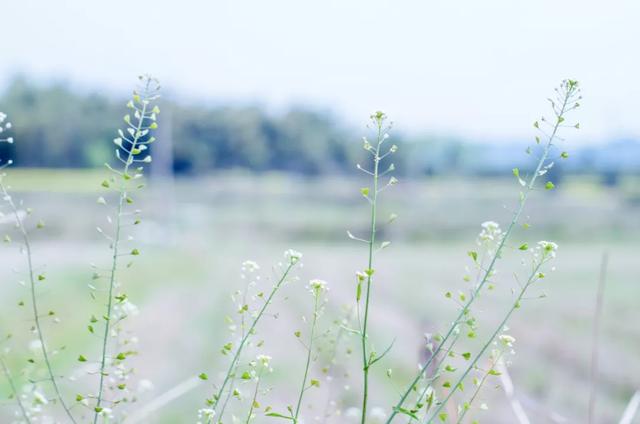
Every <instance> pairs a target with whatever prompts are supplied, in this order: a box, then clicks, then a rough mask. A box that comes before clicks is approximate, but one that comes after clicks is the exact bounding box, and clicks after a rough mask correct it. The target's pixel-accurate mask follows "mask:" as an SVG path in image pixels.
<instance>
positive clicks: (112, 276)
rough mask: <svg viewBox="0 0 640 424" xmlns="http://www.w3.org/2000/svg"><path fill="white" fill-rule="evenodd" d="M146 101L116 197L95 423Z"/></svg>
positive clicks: (100, 401) (100, 400) (99, 408)
mask: <svg viewBox="0 0 640 424" xmlns="http://www.w3.org/2000/svg"><path fill="white" fill-rule="evenodd" d="M147 106H148V102H146V101H145V102H143V104H142V111H141V115H140V118H139V119H138V125H137V127H136V130H135V133H134V136H133V141H132V142H131V146H130V148H129V149H128V155H127V160H126V162H125V164H124V170H123V172H122V179H121V182H120V188H119V193H120V196H119V199H118V210H117V214H116V224H115V234H114V237H113V256H112V258H111V271H110V273H109V298H108V299H107V312H106V315H105V317H104V319H105V324H104V333H103V336H102V355H101V358H100V384H99V386H98V398H97V401H96V406H95V413H94V416H93V422H94V424H96V423H97V422H98V416H99V414H100V411H101V408H102V401H103V396H104V378H105V376H106V375H107V372H106V366H107V347H108V344H109V343H108V342H109V331H110V329H111V311H112V309H113V289H114V286H115V283H116V274H117V271H118V255H119V251H120V237H121V232H122V214H123V210H124V205H125V202H126V199H127V178H128V175H129V166H130V165H131V164H132V163H133V158H134V151H135V149H137V147H138V142H139V140H140V137H141V135H140V131H141V130H142V125H143V123H144V119H145V117H146V112H147Z"/></svg>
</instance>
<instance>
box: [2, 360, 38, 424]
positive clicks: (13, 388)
mask: <svg viewBox="0 0 640 424" xmlns="http://www.w3.org/2000/svg"><path fill="white" fill-rule="evenodd" d="M0 366H1V367H2V372H3V373H4V375H5V377H6V378H7V381H8V382H9V387H11V393H12V394H13V397H14V399H15V400H16V403H17V404H18V408H20V413H21V414H22V418H23V419H24V421H25V422H26V423H27V424H31V418H29V414H27V410H26V409H25V407H24V405H23V404H22V400H21V399H20V395H19V394H18V389H17V387H16V383H15V381H13V377H12V376H11V371H9V367H7V364H6V363H5V361H4V358H3V357H2V356H0Z"/></svg>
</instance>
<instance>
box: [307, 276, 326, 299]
mask: <svg viewBox="0 0 640 424" xmlns="http://www.w3.org/2000/svg"><path fill="white" fill-rule="evenodd" d="M309 290H310V291H311V294H313V295H314V296H319V295H320V294H322V293H323V292H325V291H327V290H329V288H328V287H327V282H326V281H324V280H318V279H315V280H311V281H309Z"/></svg>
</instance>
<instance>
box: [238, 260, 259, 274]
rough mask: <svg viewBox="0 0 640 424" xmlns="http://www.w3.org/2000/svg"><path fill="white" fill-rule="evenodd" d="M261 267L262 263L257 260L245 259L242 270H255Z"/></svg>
mask: <svg viewBox="0 0 640 424" xmlns="http://www.w3.org/2000/svg"><path fill="white" fill-rule="evenodd" d="M259 269H260V265H258V263H257V262H255V261H249V260H247V261H244V262H243V263H242V270H243V271H247V272H255V271H257V270H259Z"/></svg>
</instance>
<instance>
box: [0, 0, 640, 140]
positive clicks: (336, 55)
mask: <svg viewBox="0 0 640 424" xmlns="http://www.w3.org/2000/svg"><path fill="white" fill-rule="evenodd" d="M0 10H1V12H2V14H1V19H2V22H1V23H2V24H1V25H0V31H1V32H2V57H1V60H0V71H1V72H2V78H3V79H4V81H5V82H6V81H7V80H8V78H10V77H11V76H12V75H13V74H15V73H16V72H24V73H26V74H27V75H30V76H34V77H37V78H38V79H39V80H51V79H63V80H69V81H71V82H73V83H75V84H79V85H81V86H82V87H89V88H91V89H95V88H100V89H101V90H104V91H106V92H108V93H109V94H110V95H122V96H124V95H125V94H126V93H127V92H128V89H129V87H130V86H131V84H132V82H133V80H134V77H135V76H136V75H138V74H139V73H142V72H150V73H153V74H154V75H156V76H158V77H159V78H160V79H161V80H162V81H163V85H164V87H165V88H166V89H167V90H169V92H171V93H173V94H174V96H176V97H178V98H183V99H198V100H203V101H207V102H209V101H213V102H228V101H232V102H234V103H238V102H240V103H245V102H252V103H255V102H258V103H262V104H264V105H265V106H267V107H272V108H274V109H276V110H278V109H281V108H283V107H286V106H288V105H291V104H300V103H301V104H307V105H311V106H313V107H319V108H323V109H330V110H333V111H335V112H336V113H337V114H340V115H342V119H344V120H345V121H347V122H349V123H350V124H360V123H361V122H363V121H364V120H365V118H366V116H367V115H368V113H369V112H370V111H371V110H373V109H377V108H380V109H383V110H385V111H387V113H388V114H389V115H390V116H391V117H392V118H393V119H394V120H395V121H396V123H397V127H398V128H399V129H401V130H403V131H408V132H423V131H424V132H426V131H428V132H437V133H446V134H454V135H459V136H462V137H467V138H472V139H482V140H488V139H494V140H507V139H510V138H513V137H516V138H522V137H526V136H529V135H531V134H532V131H531V127H530V125H531V122H532V120H533V119H534V118H536V117H537V115H538V114H539V113H540V111H541V110H543V109H544V108H545V107H546V103H545V101H544V98H545V97H546V96H547V95H548V94H549V93H550V91H551V89H552V88H553V87H554V86H555V85H556V84H557V83H558V82H559V81H560V80H561V79H562V78H565V77H571V78H576V79H579V80H580V81H581V83H582V85H583V91H584V97H585V100H584V109H583V110H582V111H581V112H580V115H581V116H580V120H581V121H582V126H583V129H582V131H581V136H580V137H581V140H583V141H605V140H607V139H609V138H613V137H626V136H634V137H638V136H640V88H639V85H638V78H639V77H640V55H639V53H638V52H639V50H638V49H639V47H638V41H640V2H638V1H637V0H627V1H622V0H609V1H599V0H530V1H518V0H502V1H497V0H490V1H477V0H456V1H451V0H441V1H430V0H421V1H418V0H415V1H407V0H405V1H403V0H394V1H391V0H389V1H383V0H326V1H322V2H310V1H303V0H269V1H264V0H255V1H243V0H228V1H213V0H210V1H205V0H201V1H196V0H182V1H180V2H170V1H146V0H145V1H139V0H137V1H131V0H129V1H125V0H109V1H104V2H93V1H87V0H66V1H60V0H58V1H31V0H19V1H11V2H8V1H7V2H3V5H2V8H1V9H0Z"/></svg>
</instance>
